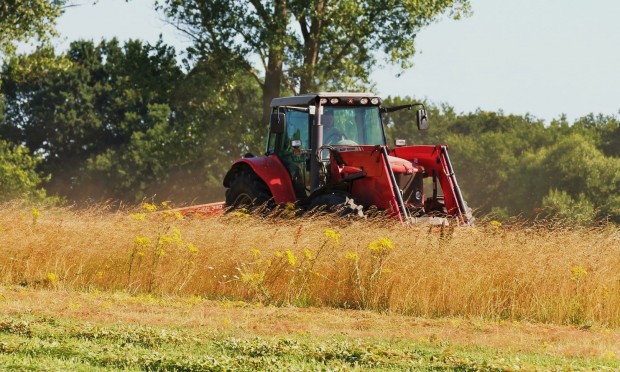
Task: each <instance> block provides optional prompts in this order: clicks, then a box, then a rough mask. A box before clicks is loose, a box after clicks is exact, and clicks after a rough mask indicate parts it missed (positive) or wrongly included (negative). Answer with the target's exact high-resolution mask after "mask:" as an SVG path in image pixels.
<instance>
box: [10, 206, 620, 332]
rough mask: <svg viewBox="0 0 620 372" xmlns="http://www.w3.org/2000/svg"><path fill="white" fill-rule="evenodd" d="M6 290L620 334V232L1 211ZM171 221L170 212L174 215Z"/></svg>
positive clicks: (156, 209)
mask: <svg viewBox="0 0 620 372" xmlns="http://www.w3.org/2000/svg"><path fill="white" fill-rule="evenodd" d="M0 208H1V210H2V213H0V284H2V285H22V286H27V287H33V288H55V289H68V290H83V291H93V290H97V291H113V292H115V291H122V292H127V293H130V294H134V293H136V294H137V293H152V294H155V295H164V296H165V295H181V296H184V295H187V296H200V297H204V298H209V299H230V300H243V301H246V302H261V303H263V304H274V305H289V304H290V305H294V306H331V307H338V308H358V309H370V310H376V311H386V312H392V313H399V314H406V315H416V316H423V317H444V316H463V317H468V316H471V317H483V318H488V319H511V320H531V321H537V322H549V323H557V324H578V325H583V326H589V325H593V324H600V325H605V326H612V327H613V326H619V325H620V229H619V228H618V226H614V225H605V226H602V227H597V228H570V229H569V228H562V227H558V226H555V227H548V226H544V225H543V224H540V225H537V226H531V225H530V226H527V225H525V224H521V225H518V224H515V225H511V226H502V225H501V224H500V223H498V222H495V221H490V222H489V221H486V222H485V221H482V222H480V223H478V225H477V226H475V227H471V228H457V229H448V228H440V227H430V226H422V225H420V226H403V225H400V224H397V223H395V222H392V221H364V220H357V221H349V220H338V219H331V218H325V217H314V218H290V219H287V218H284V217H279V218H271V219H266V218H261V217H258V216H249V215H247V214H244V213H230V214H228V215H225V216H221V217H215V218H210V219H189V218H183V217H182V216H180V215H178V214H175V213H174V212H170V211H166V209H167V207H166V206H162V205H157V206H156V205H151V204H145V205H143V206H140V207H137V208H135V209H134V210H122V211H118V210H116V211H112V210H111V209H110V208H107V207H105V206H98V207H94V208H90V209H81V210H76V209H72V208H51V207H50V208H41V209H37V208H31V207H29V206H25V205H23V204H20V203H9V204H4V205H2V206H0ZM162 210H163V212H162Z"/></svg>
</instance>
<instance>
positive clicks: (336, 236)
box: [325, 229, 340, 244]
mask: <svg viewBox="0 0 620 372" xmlns="http://www.w3.org/2000/svg"><path fill="white" fill-rule="evenodd" d="M325 236H326V237H327V238H328V239H332V240H333V241H334V243H336V244H339V243H340V234H338V233H337V232H336V231H334V230H332V229H325Z"/></svg>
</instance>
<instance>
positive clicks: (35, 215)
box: [32, 207, 41, 221]
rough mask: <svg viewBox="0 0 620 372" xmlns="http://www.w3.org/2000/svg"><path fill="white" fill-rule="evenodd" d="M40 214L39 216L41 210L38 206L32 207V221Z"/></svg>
mask: <svg viewBox="0 0 620 372" xmlns="http://www.w3.org/2000/svg"><path fill="white" fill-rule="evenodd" d="M40 216H41V211H40V210H39V209H38V208H34V207H32V219H33V221H36V220H37V218H39V217H40Z"/></svg>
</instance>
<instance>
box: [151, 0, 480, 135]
mask: <svg viewBox="0 0 620 372" xmlns="http://www.w3.org/2000/svg"><path fill="white" fill-rule="evenodd" d="M156 8H157V9H159V10H163V11H164V13H165V15H166V16H167V17H169V18H170V20H171V22H172V23H173V24H174V25H175V26H176V27H177V28H179V29H180V30H181V31H182V32H184V33H185V34H187V35H188V36H190V37H191V39H192V40H193V43H194V46H193V47H192V48H191V49H190V50H189V51H190V54H191V55H197V56H198V57H200V58H204V57H205V56H209V55H212V54H215V55H217V56H219V57H221V58H222V60H223V61H226V63H225V66H223V68H224V69H223V73H226V71H227V70H230V69H235V68H237V69H241V70H243V71H245V72H246V73H248V74H250V75H252V76H253V77H254V78H255V79H256V81H257V82H258V83H259V85H260V86H261V88H262V101H263V102H262V106H263V123H264V122H266V121H267V120H268V115H269V112H270V110H269V105H270V102H271V99H272V98H274V97H278V96H280V95H281V92H282V91H283V90H290V91H294V92H296V93H307V92H311V91H316V90H318V89H321V88H333V89H349V88H359V87H361V86H363V87H366V86H367V85H368V83H369V73H370V71H371V70H372V68H373V67H376V65H377V64H378V63H379V60H380V59H381V58H377V55H382V56H383V58H382V59H384V60H385V61H387V62H389V63H396V64H399V65H400V67H401V68H403V69H404V68H408V67H410V66H411V57H412V56H413V55H414V53H415V46H414V40H415V36H416V34H417V32H418V31H419V30H420V29H421V28H423V27H424V26H426V25H428V24H430V23H431V22H433V21H435V20H437V19H438V18H439V17H440V16H441V15H442V14H444V13H446V12H448V13H449V14H450V15H451V16H452V17H454V18H457V19H458V18H459V17H460V16H461V15H463V14H466V13H468V11H469V2H468V0H416V1H414V0H389V1H374V0H373V1H356V0H340V1H330V0H288V1H287V0H242V1H237V0H219V1H213V0H210V1H189V0H185V1H184V0H158V1H157V2H156ZM255 59H258V60H260V62H261V68H262V70H264V79H262V78H260V77H259V73H258V71H257V70H256V69H255V67H254V65H253V64H252V61H253V60H255Z"/></svg>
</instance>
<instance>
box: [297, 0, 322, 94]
mask: <svg viewBox="0 0 620 372" xmlns="http://www.w3.org/2000/svg"><path fill="white" fill-rule="evenodd" d="M324 13H325V0H320V1H318V2H317V4H316V9H315V12H314V16H313V17H312V18H311V20H310V30H309V32H308V33H307V34H306V35H304V42H305V45H304V49H305V50H304V66H303V73H302V75H301V82H300V87H299V93H310V92H316V91H317V89H318V85H317V83H316V67H317V63H318V61H319V49H320V47H321V42H320V38H321V31H322V30H323V15H324ZM302 27H305V25H302Z"/></svg>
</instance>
